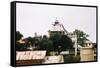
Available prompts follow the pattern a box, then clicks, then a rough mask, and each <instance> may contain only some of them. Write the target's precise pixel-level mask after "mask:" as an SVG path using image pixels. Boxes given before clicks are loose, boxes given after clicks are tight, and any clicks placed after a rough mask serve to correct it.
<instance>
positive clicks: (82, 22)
mask: <svg viewBox="0 0 100 68" xmlns="http://www.w3.org/2000/svg"><path fill="white" fill-rule="evenodd" d="M56 18H57V19H58V20H59V22H60V23H61V24H63V25H64V27H65V29H66V30H67V31H68V32H72V31H74V30H75V29H79V30H82V31H84V32H86V33H87V34H89V36H90V37H89V39H90V40H91V41H92V42H96V8H93V7H75V6H59V5H43V4H42V5H40V4H38V5H37V4H28V3H17V19H16V22H17V23H16V29H17V31H20V32H21V33H22V34H23V35H24V37H28V36H32V37H33V36H34V33H35V32H37V34H38V35H44V34H46V35H48V30H50V29H51V26H52V24H53V23H54V22H55V20H56Z"/></svg>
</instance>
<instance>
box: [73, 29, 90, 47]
mask: <svg viewBox="0 0 100 68" xmlns="http://www.w3.org/2000/svg"><path fill="white" fill-rule="evenodd" d="M74 33H75V34H76V35H77V43H78V45H81V46H83V45H84V43H85V41H86V40H88V39H87V37H89V35H88V34H86V33H85V32H83V31H81V30H77V29H76V30H75V31H74Z"/></svg>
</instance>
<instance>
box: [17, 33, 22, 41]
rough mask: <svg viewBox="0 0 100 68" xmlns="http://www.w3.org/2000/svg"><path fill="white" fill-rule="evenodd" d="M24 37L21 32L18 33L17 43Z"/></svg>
mask: <svg viewBox="0 0 100 68" xmlns="http://www.w3.org/2000/svg"><path fill="white" fill-rule="evenodd" d="M22 37H23V35H22V34H21V33H20V32H19V31H16V41H18V40H20V39H21V38H22Z"/></svg>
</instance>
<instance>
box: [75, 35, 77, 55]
mask: <svg viewBox="0 0 100 68" xmlns="http://www.w3.org/2000/svg"><path fill="white" fill-rule="evenodd" d="M75 56H77V34H76V33H75Z"/></svg>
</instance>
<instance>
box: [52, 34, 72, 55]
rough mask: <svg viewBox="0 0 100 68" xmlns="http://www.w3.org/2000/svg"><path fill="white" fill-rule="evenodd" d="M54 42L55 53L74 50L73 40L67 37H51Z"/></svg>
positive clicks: (56, 35)
mask: <svg viewBox="0 0 100 68" xmlns="http://www.w3.org/2000/svg"><path fill="white" fill-rule="evenodd" d="M50 39H51V40H52V42H53V47H54V51H58V52H59V53H60V52H61V51H66V50H67V49H71V48H73V43H72V40H71V39H70V38H69V37H68V36H67V35H61V34H55V35H53V36H51V37H50Z"/></svg>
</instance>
